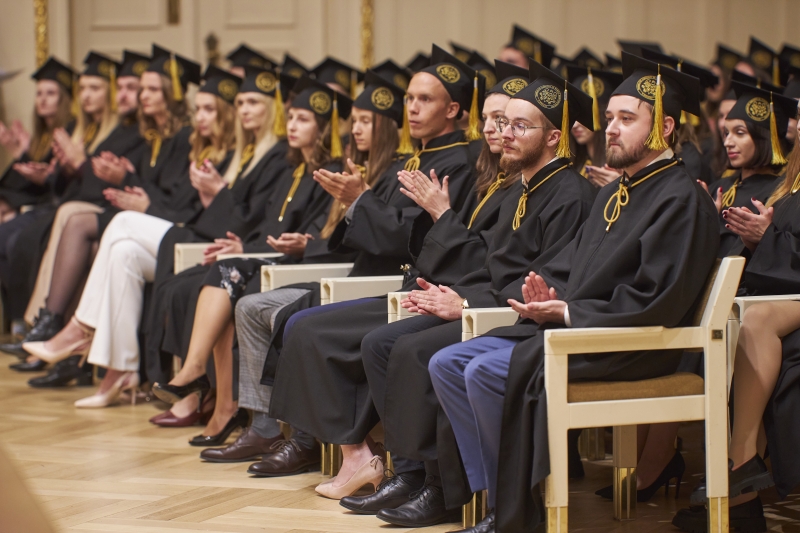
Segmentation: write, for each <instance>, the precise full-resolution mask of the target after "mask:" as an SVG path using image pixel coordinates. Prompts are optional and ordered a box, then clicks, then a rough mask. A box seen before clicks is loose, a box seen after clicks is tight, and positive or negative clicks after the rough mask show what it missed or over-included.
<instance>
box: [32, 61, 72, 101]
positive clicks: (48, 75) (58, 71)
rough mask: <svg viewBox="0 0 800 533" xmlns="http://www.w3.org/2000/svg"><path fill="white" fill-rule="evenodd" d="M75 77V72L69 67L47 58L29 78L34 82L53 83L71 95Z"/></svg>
mask: <svg viewBox="0 0 800 533" xmlns="http://www.w3.org/2000/svg"><path fill="white" fill-rule="evenodd" d="M75 77H76V74H75V71H74V70H72V68H71V67H68V66H67V65H65V64H64V63H62V62H61V61H59V60H57V59H56V58H54V57H53V56H50V57H49V58H47V61H45V63H44V64H43V65H42V66H41V67H39V69H38V70H37V71H36V72H34V73H33V74H32V75H31V78H33V79H34V80H36V81H42V80H52V81H55V82H57V83H58V84H59V85H61V86H62V87H63V88H64V89H66V91H67V92H68V93H70V94H71V93H72V88H73V84H74V82H75Z"/></svg>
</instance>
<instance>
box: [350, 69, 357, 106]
mask: <svg viewBox="0 0 800 533" xmlns="http://www.w3.org/2000/svg"><path fill="white" fill-rule="evenodd" d="M356 90H358V74H356V71H355V70H351V71H350V99H351V100H355V99H356V96H358V95H357V94H356Z"/></svg>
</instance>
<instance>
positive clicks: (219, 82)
mask: <svg viewBox="0 0 800 533" xmlns="http://www.w3.org/2000/svg"><path fill="white" fill-rule="evenodd" d="M241 84H242V78H240V77H239V76H235V75H233V74H231V73H230V72H228V71H227V70H222V69H221V68H219V67H215V66H214V65H209V66H208V67H207V68H206V71H205V72H204V73H203V85H202V86H201V87H200V92H201V93H208V94H213V95H215V96H219V97H220V98H222V99H223V100H225V101H226V102H228V103H229V104H233V102H234V100H236V94H237V93H238V92H239V86H240V85H241Z"/></svg>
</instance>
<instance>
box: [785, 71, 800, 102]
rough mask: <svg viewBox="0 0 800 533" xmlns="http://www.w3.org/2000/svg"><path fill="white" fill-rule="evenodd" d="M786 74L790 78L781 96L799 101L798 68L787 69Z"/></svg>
mask: <svg viewBox="0 0 800 533" xmlns="http://www.w3.org/2000/svg"><path fill="white" fill-rule="evenodd" d="M786 72H787V75H790V76H791V78H789V81H788V82H787V83H786V87H785V88H784V89H783V96H785V97H787V98H794V99H795V100H800V67H789V68H787V69H786Z"/></svg>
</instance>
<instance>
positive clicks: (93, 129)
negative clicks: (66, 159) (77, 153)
mask: <svg viewBox="0 0 800 533" xmlns="http://www.w3.org/2000/svg"><path fill="white" fill-rule="evenodd" d="M96 135H97V122H92V123H91V124H89V125H88V126H86V130H85V131H84V132H83V147H84V148H86V147H88V146H89V145H90V144H92V141H94V138H95V136H96Z"/></svg>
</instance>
